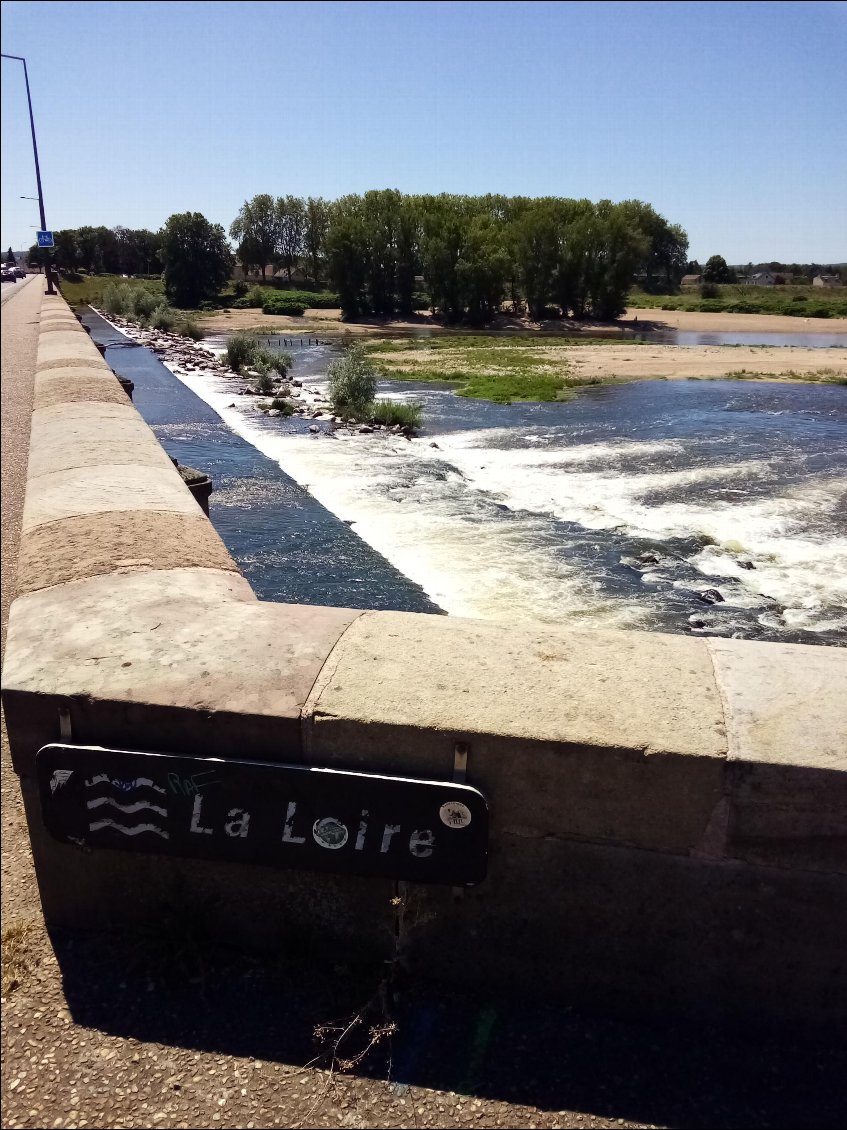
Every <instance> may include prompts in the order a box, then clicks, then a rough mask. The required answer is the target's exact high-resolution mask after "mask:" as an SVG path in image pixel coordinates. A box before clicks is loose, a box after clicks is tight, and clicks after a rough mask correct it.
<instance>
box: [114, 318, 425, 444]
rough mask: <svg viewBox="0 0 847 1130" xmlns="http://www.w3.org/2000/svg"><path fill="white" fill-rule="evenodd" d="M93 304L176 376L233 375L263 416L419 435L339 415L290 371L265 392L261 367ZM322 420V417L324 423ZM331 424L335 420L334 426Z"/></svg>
mask: <svg viewBox="0 0 847 1130" xmlns="http://www.w3.org/2000/svg"><path fill="white" fill-rule="evenodd" d="M92 309H93V310H96V312H97V313H98V314H99V315H100V317H101V318H103V320H104V321H106V322H108V324H109V325H110V326H112V327H113V328H114V329H116V330H118V331H119V332H120V333H122V334H123V335H124V336H125V337H127V338H129V340H130V341H134V342H136V343H137V344H138V345H143V346H145V348H147V349H149V350H150V351H151V352H152V353H155V354H156V356H157V357H158V358H159V360H160V361H161V362H162V364H163V365H164V366H165V367H166V368H167V369H169V370H170V371H171V372H172V373H173V374H174V376H177V377H179V376H191V375H200V374H203V373H207V374H209V375H210V376H218V377H225V378H226V377H228V378H231V379H232V380H233V381H234V382H238V385H239V386H240V387H237V388H235V389H234V390H233V391H234V393H235V395H237V396H245V397H252V398H253V405H254V407H255V410H256V412H257V413H261V414H262V415H266V416H269V417H277V416H299V417H301V418H306V419H309V420H313V421H316V422H315V423H313V424H310V426H309V431H310V432H312V433H315V434H318V433H322V434H324V435H332V434H334V432H336V431H342V432H345V433H348V434H349V433H356V434H360V435H369V434H371V433H375V432H377V433H378V432H385V433H387V434H389V435H398V436H399V435H402V436H406V437H407V438H410V437H411V436H412V435H413V434H414V429H412V428H411V427H408V426H402V425H400V424H394V425H385V424H364V423H358V422H355V421H351V420H345V419H344V418H342V417H341V416H336V415H335V414H334V412H333V410H332V405H331V404H329V403H328V402H327V400H326V398H325V396H324V395H323V393H322V392H321V391H320V390H317V389H314V388H309V387H307V386H304V385H303V383H302V381H300V380H298V379H296V378H294V377H291V376H290V375H288V374H286V376H285V377H276V375H275V383H274V384H273V386H272V387H271V388H270V389H269V390H267V391H260V390H259V389H258V388H257V387H256V382H257V381H258V380H259V379H260V375H261V374H260V373H259V372H258V371H257V370H255V369H249V368H248V369H247V370H245V372H244V373H237V372H235V371H234V370H233V369H231V368H230V367H229V366H228V365H227V364H226V361H225V359H224V358H225V354H223V353H221V354H218V353H217V352H215V350H213V349H211V348H210V347H209V346H208V345H204V344H203V343H202V342H197V341H194V340H193V339H192V338H188V337H183V336H182V335H180V334H176V333H171V332H168V331H166V330H154V329H148V328H146V327H144V326H141V325H139V324H138V323H137V322H130V321H127V319H126V318H122V317H120V316H119V315H117V314H106V313H104V311H102V310H97V308H96V307H92ZM234 406H235V405H234V404H233V405H231V407H234ZM317 421H321V422H322V425H323V426H321V425H319V424H318V423H317ZM326 425H329V428H327V426H326Z"/></svg>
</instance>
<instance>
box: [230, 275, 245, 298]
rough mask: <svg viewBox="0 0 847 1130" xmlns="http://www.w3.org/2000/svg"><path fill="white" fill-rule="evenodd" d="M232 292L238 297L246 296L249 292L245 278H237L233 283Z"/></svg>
mask: <svg viewBox="0 0 847 1130" xmlns="http://www.w3.org/2000/svg"><path fill="white" fill-rule="evenodd" d="M232 293H233V294H234V295H235V297H236V298H243V297H244V295H245V294H246V293H247V283H246V282H245V281H244V279H237V280H236V282H234V283H233V284H232Z"/></svg>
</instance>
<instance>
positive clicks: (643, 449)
mask: <svg viewBox="0 0 847 1130" xmlns="http://www.w3.org/2000/svg"><path fill="white" fill-rule="evenodd" d="M210 344H211V345H212V346H213V347H214V346H215V345H216V344H217V345H218V346H219V347H222V342H217V343H216V342H214V341H213V342H211V343H210ZM292 352H293V354H294V358H295V368H294V373H293V375H295V376H297V377H298V378H299V379H301V380H302V381H303V383H304V385H306V386H310V385H311V386H313V387H315V388H321V387H322V386H323V383H324V374H325V370H326V365H327V363H328V361H329V359H330V358H331V357H332V355H333V351H332V350H331V349H330V348H328V347H312V348H303V349H294V350H293V351H292ZM178 378H179V380H180V381H181V382H182V383H183V384H184V385H185V386H187V387H188V388H189V389H191V390H192V391H193V392H194V393H196V394H197V396H198V397H200V398H201V399H202V400H203V401H205V402H206V404H207V405H209V406H210V407H211V408H212V409H213V410H214V412H215V413H216V414H217V415H218V416H219V417H220V418H221V419H222V420H223V421H224V422H225V424H226V425H227V426H228V428H229V429H231V430H232V432H234V433H235V434H237V435H238V436H239V437H242V439H243V440H244V441H246V442H247V443H248V444H250V445H251V446H252V447H253V448H254V449H256V450H258V451H259V452H261V453H262V454H263V455H264V456H266V457H267V458H269V459H270V460H272V461H273V462H274V463H275V464H277V465H278V466H279V467H280V468H281V469H282V471H284V472H285V474H286V475H288V476H290V477H291V478H292V479H293V480H295V481H296V482H297V483H298V484H300V485H301V486H303V487H305V488H306V489H307V490H308V492H309V494H310V495H311V496H312V497H313V498H315V499H317V500H318V501H319V502H320V503H322V504H323V506H325V507H326V508H327V509H328V510H330V511H331V512H332V513H333V514H335V515H337V516H338V517H339V518H340V519H342V520H343V521H344V522H345V523H347V524H348V525H349V526H350V527H352V529H353V530H354V531H355V533H356V534H357V535H358V536H359V538H361V539H363V541H364V542H366V543H367V544H368V545H369V546H371V547H372V548H373V549H375V550H377V551H378V553H379V554H381V555H382V556H383V557H384V558H386V559H387V561H389V562H390V563H391V565H393V566H394V567H395V568H396V569H397V570H399V571H400V572H401V573H402V574H404V575H405V576H406V577H408V578H410V579H411V580H412V581H414V582H416V584H418V585H420V586H421V587H422V588H423V590H424V591H425V592H426V594H427V595H428V596H429V597H430V598H431V599H432V600H433V601H434V602H435V603H436V604H437V605H438V606H440V607H441V608H443V609H445V610H446V611H448V612H450V613H452V614H457V615H466V616H476V617H490V618H510V619H513V620H514V619H533V620H542V621H547V622H558V623H562V622H580V623H586V624H593V625H597V626H617V627H627V628H642V629H653V630H663V631H685V632H693V633H695V634H717V635H733V636H742V637H746V638H753V639H771V640H789V641H790V640H796V641H802V642H808V643H829V644H840V645H845V644H847V502H845V499H847V442H845V440H846V439H847V393H845V390H844V389H843V388H841V387H838V386H825V385H818V386H810V385H791V384H787V385H779V384H766V383H756V384H751V385H740V384H739V383H738V382H725V381H708V382H706V381H702V382H701V381H693V382H636V383H631V384H624V385H620V386H607V387H603V386H601V387H597V388H591V389H588V390H585V391H584V392H583V393H582V394H581V395H580V396H578V397H577V398H575V399H574V400H571V401H568V402H566V403H557V404H516V405H511V406H503V405H496V404H490V403H488V402H482V401H475V400H468V399H463V398H460V397H457V396H456V395H455V393H454V392H453V391H452V390H451V389H450V388H449V387H446V386H437V385H432V384H420V385H413V384H409V383H405V382H404V383H400V382H384V383H383V384H382V385H381V386H380V389H379V396H381V397H388V398H392V399H400V400H409V401H417V402H419V403H421V404H422V405H423V409H424V412H423V419H424V429H423V431H422V434H421V435H420V437H418V438H416V439H413V440H406V439H404V438H403V437H399V436H393V435H388V434H384V433H383V434H376V433H374V434H370V435H359V434H352V435H351V434H349V433H345V432H341V431H338V432H335V431H334V430H333V429H332V427H331V425H330V424H329V423H328V422H326V421H319V422H317V424H313V422H312V421H311V420H308V419H305V420H303V419H297V418H292V419H287V420H286V419H282V418H273V419H271V418H268V417H266V416H264V415H262V414H261V413H259V412H257V411H256V408H255V399H254V398H253V397H249V396H242V395H239V393H240V392H241V391H242V382H240V381H237V380H234V379H232V378H227V377H221V376H216V375H210V374H206V373H202V374H201V373H193V374H184V373H180V374H178ZM310 426H313V427H314V426H317V427H318V429H319V430H318V431H317V433H311V432H310V430H309V428H310ZM196 461H197V463H198V464H199V465H201V466H202V465H204V463H203V458H202V452H199V453H198V454H197V455H196ZM238 489H239V490H242V491H243V490H244V489H246V487H245V485H244V484H243V483H242V484H241V485H240V486H239V487H238ZM260 493H261V492H260ZM269 521H270V518H269ZM352 567H353V568H355V567H356V566H352ZM342 571H343V568H342ZM266 595H267V597H268V598H269V599H274V598H277V599H279V597H275V593H274V590H273V586H271V587H270V588H269V589H268V592H267V593H266ZM315 599H317V600H318V601H320V599H321V596H320V594H319V593H318V594H317V595H316V597H315Z"/></svg>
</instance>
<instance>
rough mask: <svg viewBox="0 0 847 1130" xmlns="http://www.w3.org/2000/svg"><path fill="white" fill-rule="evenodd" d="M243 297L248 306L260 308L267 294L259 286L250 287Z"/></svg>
mask: <svg viewBox="0 0 847 1130" xmlns="http://www.w3.org/2000/svg"><path fill="white" fill-rule="evenodd" d="M245 297H246V298H247V300H248V305H249V306H261V305H262V304H263V303H264V302H266V301H267V299H268V292H267V291H266V290H263V289H262V287H260V286H251V287H250V289H249V290H248V291H247V294H246V295H245Z"/></svg>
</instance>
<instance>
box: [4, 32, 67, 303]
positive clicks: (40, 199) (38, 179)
mask: <svg viewBox="0 0 847 1130" xmlns="http://www.w3.org/2000/svg"><path fill="white" fill-rule="evenodd" d="M3 58H4V59H17V60H18V62H19V63H23V65H24V82H25V83H26V101H27V105H28V106H29V125H30V129H31V130H32V155H33V157H34V158H35V181H36V184H37V185H38V207H39V211H40V212H41V230H42V231H47V220H46V218H45V216H44V193H43V192H42V190H41V168H40V166H39V164H38V146H37V144H36V142H35V118H34V117H33V115H32V98H31V97H30V93H29V75H28V73H27V69H26V59H25V58H24V57H23V55H7V54H6V53H5V52H3ZM30 199H32V198H31V197H30ZM47 293H48V294H55V293H56V291H55V290H54V289H53V272H52V271H51V270H50V267H49V266H48V268H47Z"/></svg>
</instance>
